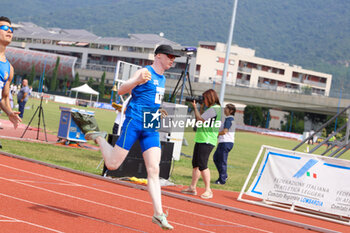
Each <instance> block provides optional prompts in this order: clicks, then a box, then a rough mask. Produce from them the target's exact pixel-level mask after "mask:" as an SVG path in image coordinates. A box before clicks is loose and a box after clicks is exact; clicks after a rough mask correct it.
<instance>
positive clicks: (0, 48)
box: [0, 16, 22, 128]
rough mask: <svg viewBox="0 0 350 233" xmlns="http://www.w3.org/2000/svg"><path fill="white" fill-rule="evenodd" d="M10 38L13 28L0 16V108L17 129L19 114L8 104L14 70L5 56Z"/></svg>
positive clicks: (9, 22) (5, 18) (7, 19)
mask: <svg viewBox="0 0 350 233" xmlns="http://www.w3.org/2000/svg"><path fill="white" fill-rule="evenodd" d="M12 37H13V28H12V27H11V21H10V19H9V18H7V17H4V16H0V108H1V110H2V111H4V112H5V113H6V115H7V117H8V118H9V120H10V121H11V122H12V124H13V126H14V127H15V128H17V126H18V125H19V123H20V122H21V121H22V120H21V118H20V117H19V116H18V114H19V112H14V111H13V110H12V108H11V104H10V85H11V82H12V79H13V75H14V69H13V67H12V65H11V64H10V62H9V61H8V60H7V59H6V56H5V50H6V47H7V46H8V45H9V44H10V43H11V41H12Z"/></svg>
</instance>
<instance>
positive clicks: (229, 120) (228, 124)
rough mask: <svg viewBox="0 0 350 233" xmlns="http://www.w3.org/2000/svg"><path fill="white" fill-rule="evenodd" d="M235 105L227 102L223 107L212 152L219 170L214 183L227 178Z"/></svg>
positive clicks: (233, 137)
mask: <svg viewBox="0 0 350 233" xmlns="http://www.w3.org/2000/svg"><path fill="white" fill-rule="evenodd" d="M235 112H236V107H235V106H234V105H233V104H227V105H226V107H225V109H224V114H225V116H226V117H225V121H224V124H223V125H221V126H222V130H221V131H220V132H219V138H218V141H219V144H218V147H217V148H216V151H215V153H214V157H213V160H214V163H215V166H216V169H217V170H218V172H219V178H218V179H217V180H216V181H215V184H222V185H224V184H226V180H227V177H228V176H227V158H228V154H229V153H230V151H231V150H232V148H233V145H234V141H235V129H236V125H235V122H234V118H233V116H234V115H235Z"/></svg>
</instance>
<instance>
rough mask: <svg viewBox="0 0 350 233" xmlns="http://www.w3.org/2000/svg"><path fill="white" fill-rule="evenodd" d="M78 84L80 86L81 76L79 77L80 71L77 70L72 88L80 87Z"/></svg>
mask: <svg viewBox="0 0 350 233" xmlns="http://www.w3.org/2000/svg"><path fill="white" fill-rule="evenodd" d="M78 86H80V77H79V73H78V72H76V73H75V76H74V81H73V83H72V88H74V87H78Z"/></svg>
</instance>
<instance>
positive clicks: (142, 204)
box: [0, 155, 348, 233]
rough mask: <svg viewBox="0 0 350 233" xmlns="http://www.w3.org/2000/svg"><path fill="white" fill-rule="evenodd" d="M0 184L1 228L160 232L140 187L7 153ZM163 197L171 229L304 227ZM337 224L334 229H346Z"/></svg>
mask: <svg viewBox="0 0 350 233" xmlns="http://www.w3.org/2000/svg"><path fill="white" fill-rule="evenodd" d="M0 187H1V190H0V203H1V204H0V232H1V233H7V232H11V233H13V232H74V233H76V232H84V233H87V232H94V233H96V232H99V233H100V232H162V230H161V229H160V228H159V227H158V226H157V225H155V224H153V223H152V222H151V218H152V214H153V209H152V204H151V200H150V197H149V195H148V193H147V191H145V190H140V189H136V188H132V187H128V186H125V185H121V184H116V183H113V182H111V181H108V180H103V179H98V178H93V177H89V176H84V175H81V174H75V173H72V172H68V171H64V170H61V169H55V168H52V167H48V166H44V165H40V164H37V163H33V162H30V161H26V160H22V159H17V158H12V157H9V156H6V155H0ZM162 198H163V205H164V209H165V210H168V211H169V217H168V220H169V222H170V223H171V224H172V225H173V226H174V227H175V229H174V231H173V232H181V233H186V232H191V233H192V232H223V233H225V232H293V233H294V232H306V231H307V230H305V229H302V228H299V227H295V226H291V225H287V224H282V223H278V222H274V221H267V220H264V219H260V218H256V217H251V216H248V215H244V214H239V213H235V212H232V211H226V210H223V209H220V208H215V207H211V206H207V205H202V204H197V203H193V202H188V201H184V200H181V199H178V198H174V197H169V196H165V195H163V196H162ZM329 224H333V225H339V224H334V223H329ZM341 227H343V226H341V225H339V228H338V229H337V230H339V231H342V230H341V229H348V228H341ZM333 230H334V229H333ZM309 232H310V231H309Z"/></svg>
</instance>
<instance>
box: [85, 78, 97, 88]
mask: <svg viewBox="0 0 350 233" xmlns="http://www.w3.org/2000/svg"><path fill="white" fill-rule="evenodd" d="M94 83H95V81H94V79H93V78H91V77H90V78H89V80H88V81H87V85H89V87H91V88H92V85H94Z"/></svg>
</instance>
